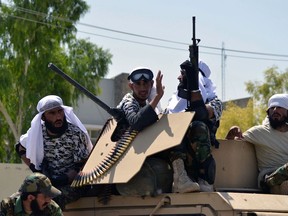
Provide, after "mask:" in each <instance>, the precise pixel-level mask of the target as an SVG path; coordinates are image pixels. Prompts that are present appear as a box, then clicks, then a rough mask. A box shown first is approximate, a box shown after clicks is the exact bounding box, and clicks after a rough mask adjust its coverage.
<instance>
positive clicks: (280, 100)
mask: <svg viewBox="0 0 288 216" xmlns="http://www.w3.org/2000/svg"><path fill="white" fill-rule="evenodd" d="M271 107H282V108H284V109H286V110H288V94H274V95H273V96H272V97H270V99H269V101H268V109H270V108H271Z"/></svg>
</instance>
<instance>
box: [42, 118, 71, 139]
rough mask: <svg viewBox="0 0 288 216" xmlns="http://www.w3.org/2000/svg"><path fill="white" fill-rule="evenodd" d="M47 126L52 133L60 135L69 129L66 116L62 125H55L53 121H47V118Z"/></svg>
mask: <svg viewBox="0 0 288 216" xmlns="http://www.w3.org/2000/svg"><path fill="white" fill-rule="evenodd" d="M45 126H46V128H47V130H49V131H50V132H51V133H53V134H57V135H59V136H60V135H62V134H64V133H65V131H66V130H67V128H68V122H67V120H66V116H64V118H63V124H62V126H61V127H54V125H53V124H52V123H51V122H49V121H47V120H45Z"/></svg>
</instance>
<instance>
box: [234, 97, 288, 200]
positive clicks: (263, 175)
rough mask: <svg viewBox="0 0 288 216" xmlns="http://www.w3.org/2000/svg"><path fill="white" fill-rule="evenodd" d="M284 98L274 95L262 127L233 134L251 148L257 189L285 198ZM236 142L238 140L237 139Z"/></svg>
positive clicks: (287, 128)
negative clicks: (255, 166) (257, 171)
mask: <svg viewBox="0 0 288 216" xmlns="http://www.w3.org/2000/svg"><path fill="white" fill-rule="evenodd" d="M287 122H288V94H275V95H273V96H272V97H271V98H270V99H269V101H268V109H267V118H266V119H265V120H264V121H263V124H262V125H258V126H254V127H252V128H250V129H248V130H247V131H245V132H244V133H243V134H241V130H238V131H240V134H237V137H242V138H241V139H244V140H245V141H248V142H250V143H252V144H254V146H255V150H256V156H257V161H258V169H259V176H258V182H259V186H261V187H262V189H263V190H264V191H265V192H270V193H277V194H286V195H287V194H288V125H287ZM238 139H239V138H238Z"/></svg>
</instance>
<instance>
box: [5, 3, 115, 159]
mask: <svg viewBox="0 0 288 216" xmlns="http://www.w3.org/2000/svg"><path fill="white" fill-rule="evenodd" d="M0 3H1V2H0ZM88 9H89V7H88V5H87V4H86V2H85V1H82V0H67V1H65V4H64V3H60V2H59V1H57V0H42V1H26V0H11V1H9V4H4V3H2V4H0V23H1V25H0V137H1V139H0V161H2V162H17V161H19V158H18V157H16V156H15V153H14V144H15V143H16V142H17V141H18V140H19V137H20V135H21V134H22V133H24V132H26V131H27V129H28V128H29V126H30V122H31V120H32V118H33V116H34V115H35V114H36V112H37V111H36V105H37V102H38V101H39V99H40V98H42V97H43V96H45V95H48V94H56V95H59V96H61V97H62V99H63V100H64V103H65V104H66V105H75V102H76V101H77V99H78V98H79V97H80V96H81V94H80V92H79V91H77V90H75V89H74V87H73V86H72V85H70V84H69V83H68V82H67V81H65V80H64V79H63V78H61V77H60V76H59V75H57V74H56V73H55V72H53V71H51V70H50V69H48V67H47V65H48V64H49V63H50V62H53V63H54V64H55V65H57V66H58V67H59V68H61V69H62V70H63V71H65V73H67V74H68V75H69V76H71V77H72V78H74V79H75V80H77V81H78V82H79V83H81V84H82V85H83V86H85V87H86V88H87V89H89V91H91V92H92V93H94V94H95V95H97V93H99V91H100V89H99V87H98V83H99V81H100V79H101V78H103V77H104V76H105V75H106V74H107V72H108V65H109V64H111V58H112V55H111V54H110V53H109V51H107V50H103V49H102V48H99V47H97V46H96V45H94V44H92V43H91V42H89V41H88V40H83V39H82V40H77V38H76V32H77V29H76V27H75V24H76V22H77V21H78V20H79V19H80V17H81V16H83V15H84V14H85V13H86V12H87V11H88Z"/></svg>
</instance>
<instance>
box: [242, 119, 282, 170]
mask: <svg viewBox="0 0 288 216" xmlns="http://www.w3.org/2000/svg"><path fill="white" fill-rule="evenodd" d="M243 137H244V139H245V140H246V141H248V142H250V143H253V144H254V146H255V150H256V156H257V161H258V168H259V171H260V172H261V171H263V170H265V169H275V170H276V169H277V168H279V167H280V166H283V165H284V164H286V163H288V132H280V131H277V130H274V129H273V128H271V127H270V125H267V124H266V125H258V126H254V127H252V128H250V129H249V130H247V131H246V132H245V133H243Z"/></svg>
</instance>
